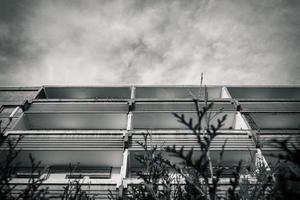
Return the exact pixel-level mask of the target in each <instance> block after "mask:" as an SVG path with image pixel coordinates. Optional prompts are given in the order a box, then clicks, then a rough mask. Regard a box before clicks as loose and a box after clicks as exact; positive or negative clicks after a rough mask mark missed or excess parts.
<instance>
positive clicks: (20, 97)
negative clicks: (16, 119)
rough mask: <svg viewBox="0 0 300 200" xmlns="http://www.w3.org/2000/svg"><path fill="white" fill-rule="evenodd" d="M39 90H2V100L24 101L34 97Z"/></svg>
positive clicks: (0, 92) (0, 93)
mask: <svg viewBox="0 0 300 200" xmlns="http://www.w3.org/2000/svg"><path fill="white" fill-rule="evenodd" d="M36 94H37V91H21V90H19V91H14V90H11V91H6V90H5V91H1V90H0V101H24V100H29V99H33V98H34V97H35V95H36Z"/></svg>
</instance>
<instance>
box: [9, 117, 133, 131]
mask: <svg viewBox="0 0 300 200" xmlns="http://www.w3.org/2000/svg"><path fill="white" fill-rule="evenodd" d="M126 120H127V114H126V113H88V114H85V113H28V114H24V115H23V116H22V118H21V119H20V120H19V121H18V123H17V124H16V126H15V127H14V130H72V129H79V130H88V129H90V130H94V129H125V128H126Z"/></svg>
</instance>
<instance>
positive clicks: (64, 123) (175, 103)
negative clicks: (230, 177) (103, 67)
mask: <svg viewBox="0 0 300 200" xmlns="http://www.w3.org/2000/svg"><path fill="white" fill-rule="evenodd" d="M201 91H203V90H201V89H200V87H199V86H115V87H65V86H43V87H1V88H0V120H1V134H2V135H1V137H2V139H1V140H2V142H1V146H0V148H1V151H5V149H7V141H8V140H9V139H17V138H19V137H20V136H22V139H21V140H20V141H19V143H18V145H17V147H16V148H17V149H20V150H21V151H20V153H19V156H18V157H17V158H16V162H18V163H21V165H22V166H21V167H20V170H19V172H18V173H17V174H16V176H15V178H13V180H12V183H18V187H17V188H16V192H17V190H18V188H19V190H22V187H24V185H25V184H26V178H28V177H27V176H29V172H28V168H29V167H30V160H29V154H31V155H32V156H33V157H34V158H35V160H37V161H41V166H40V167H46V166H47V167H50V174H49V178H48V179H47V180H45V182H44V183H43V184H44V185H48V186H49V188H50V192H52V193H59V192H61V191H62V187H63V185H65V184H66V183H68V181H69V180H70V179H74V178H76V179H80V180H82V184H83V185H85V186H86V187H88V188H89V190H90V191H91V193H93V194H95V195H96V198H99V199H106V198H107V195H108V192H107V191H108V190H110V191H112V192H113V193H114V194H115V195H124V192H123V191H124V190H126V188H127V187H128V185H130V184H136V183H138V180H137V174H136V173H137V171H139V170H141V169H142V167H143V166H141V165H140V164H139V163H138V162H137V161H136V160H135V158H134V155H136V154H139V153H143V149H142V147H141V146H140V145H138V144H137V142H136V141H140V142H143V139H144V138H143V134H145V133H149V134H150V135H151V141H150V142H151V144H153V145H158V146H159V147H162V148H163V147H166V146H173V145H176V146H178V147H181V146H185V148H186V149H190V148H194V149H195V151H196V152H197V151H198V152H199V153H200V149H199V146H198V144H197V141H196V138H195V136H194V135H193V134H192V133H191V131H189V130H188V129H187V128H186V127H185V126H183V125H182V124H180V123H178V121H177V120H176V118H175V117H174V116H173V115H172V113H179V114H184V115H185V117H186V118H195V117H196V112H195V105H194V102H193V101H192V100H193V98H195V97H201V98H202V96H201V95H202V94H201ZM207 94H208V98H207V100H208V102H213V107H212V109H211V110H210V111H209V112H210V113H218V115H217V117H216V118H214V119H212V120H211V123H212V124H214V123H216V120H217V118H218V117H221V116H222V115H225V114H226V115H227V119H226V121H225V124H224V126H223V127H222V129H221V130H220V134H219V135H218V136H217V137H216V139H215V140H214V141H213V143H212V146H211V156H212V160H217V159H218V155H219V153H220V151H221V150H222V146H223V144H224V142H225V141H227V142H226V146H225V153H224V158H223V160H224V165H225V166H227V167H228V169H230V168H232V167H234V166H236V165H237V163H238V162H239V160H243V161H244V163H245V164H248V165H252V166H255V159H253V155H256V153H257V152H262V157H264V159H265V160H266V162H267V163H269V164H271V163H272V162H275V159H274V158H272V157H269V156H267V155H269V154H270V153H274V154H278V153H280V152H281V150H280V149H279V148H278V147H276V146H274V145H273V144H272V142H271V141H272V139H273V138H277V139H279V140H283V139H286V138H289V137H292V138H293V141H294V142H297V141H299V140H297V138H299V137H300V136H299V130H300V128H299V124H300V86H298V87H297V86H208V87H207ZM199 95H200V96H199ZM204 103H205V102H204V101H199V106H200V107H201V106H203V105H204ZM166 156H169V155H166ZM170 159H172V158H171V156H170ZM174 162H176V160H175V161H174ZM70 163H71V164H73V165H76V166H77V167H76V171H74V172H73V173H72V174H70V173H69V171H70V168H69V164H70ZM77 163H78V164H77ZM26 170H27V171H26Z"/></svg>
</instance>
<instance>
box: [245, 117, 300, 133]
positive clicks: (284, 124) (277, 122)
mask: <svg viewBox="0 0 300 200" xmlns="http://www.w3.org/2000/svg"><path fill="white" fill-rule="evenodd" d="M249 115H250V116H251V118H252V119H253V121H254V122H255V124H256V125H257V127H258V128H260V129H299V126H300V113H249Z"/></svg>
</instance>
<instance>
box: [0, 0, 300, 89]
mask: <svg viewBox="0 0 300 200" xmlns="http://www.w3.org/2000/svg"><path fill="white" fill-rule="evenodd" d="M201 72H204V79H205V83H206V84H300V1H299V0H222V1H220V0H182V1H180V0H157V1H156V0H149V1H147V0H107V1H104V0H98V1H96V0H88V1H87V0H64V1H63V0H60V1H54V0H53V1H51V0H47V1H40V0H22V1H19V0H0V85H1V86H23V85H49V84H50V85H58V84H66V85H102V84H105V85H111V84H198V83H199V81H200V74H201Z"/></svg>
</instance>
